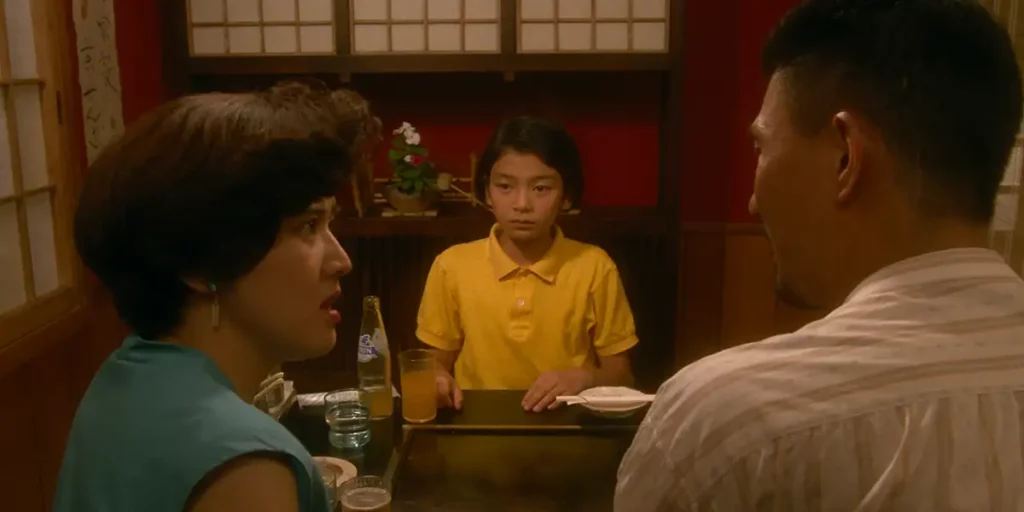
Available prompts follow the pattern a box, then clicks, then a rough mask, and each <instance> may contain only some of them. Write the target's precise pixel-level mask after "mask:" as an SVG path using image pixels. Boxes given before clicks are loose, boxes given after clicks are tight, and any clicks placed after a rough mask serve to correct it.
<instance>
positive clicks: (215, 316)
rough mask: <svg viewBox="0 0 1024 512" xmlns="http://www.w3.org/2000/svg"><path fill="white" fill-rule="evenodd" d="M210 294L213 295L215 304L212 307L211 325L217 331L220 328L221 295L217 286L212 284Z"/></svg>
mask: <svg viewBox="0 0 1024 512" xmlns="http://www.w3.org/2000/svg"><path fill="white" fill-rule="evenodd" d="M210 292H211V293H213V304H212V305H211V306H210V317H211V318H210V324H212V325H213V328H214V329H216V328H218V327H220V295H219V294H218V293H217V285H215V284H213V283H210Z"/></svg>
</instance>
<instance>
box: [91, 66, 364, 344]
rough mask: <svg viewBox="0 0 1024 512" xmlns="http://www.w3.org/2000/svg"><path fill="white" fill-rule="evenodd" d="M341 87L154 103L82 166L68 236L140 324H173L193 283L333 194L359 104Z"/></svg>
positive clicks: (242, 258) (229, 268)
mask: <svg viewBox="0 0 1024 512" xmlns="http://www.w3.org/2000/svg"><path fill="white" fill-rule="evenodd" d="M345 94H347V93H341V92H338V91H331V90H330V89H327V88H326V86H324V85H323V84H318V83H314V82H310V83H309V84H302V83H297V82H294V83H283V84H280V85H278V86H275V87H273V88H271V89H270V90H268V91H263V92H258V93H251V94H202V95H196V96H187V97H183V98H179V99H176V100H174V101H171V102H169V103H167V104H165V105H162V106H160V107H158V108H156V109H155V110H154V111H152V112H150V113H149V114H148V115H146V116H145V117H144V118H142V119H141V120H139V121H138V122H136V123H135V124H134V125H132V126H131V127H129V128H128V130H127V131H126V133H125V134H124V136H122V137H121V138H120V140H117V141H115V142H114V143H112V144H111V145H109V146H108V147H107V148H106V149H104V150H103V152H102V153H101V154H100V156H99V157H98V158H97V159H96V161H95V162H94V163H93V164H92V166H91V168H90V170H89V174H88V175H87V176H86V179H85V183H84V186H83V190H82V194H81V198H80V201H79V204H78V210H77V212H76V215H75V229H74V235H75V245H76V247H77V249H78V253H79V255H81V257H82V260H83V261H84V262H85V265H86V266H87V267H88V268H89V269H90V270H92V271H93V272H94V273H95V274H96V275H97V276H98V277H99V278H100V280H101V281H103V283H104V284H105V285H106V287H107V288H108V289H109V290H110V292H111V295H113V299H114V304H115V306H116V307H117V310H118V313H119V314H120V315H121V318H122V319H123V320H124V321H125V322H126V323H127V324H128V325H129V326H131V327H132V329H133V330H135V332H137V333H138V334H139V335H140V336H143V337H146V338H149V339H155V338H159V337H162V336H165V335H167V334H169V333H170V332H172V331H173V329H174V328H175V327H177V326H178V324H179V322H180V321H181V317H182V311H183V308H184V306H185V304H186V302H187V301H188V300H189V298H190V296H192V295H193V294H194V292H193V291H192V290H191V289H190V288H189V287H188V286H187V285H186V284H185V283H184V282H183V279H184V278H186V277H188V278H197V279H203V280H206V281H209V282H212V283H216V284H230V283H231V282H233V281H234V280H236V279H238V278H239V277H241V276H243V275H245V274H246V273H248V272H249V271H251V270H252V269H253V268H254V267H255V266H256V265H257V264H258V263H259V262H260V261H261V260H262V259H263V257H264V256H266V254H267V252H269V251H270V249H271V247H272V246H273V245H274V242H275V240H276V239H277V236H278V232H279V230H280V227H281V223H282V221H283V220H284V219H286V218H287V217H289V216H293V215H296V214H299V213H301V212H303V211H305V209H306V208H308V207H309V205H310V204H311V203H312V202H314V201H316V200H318V199H321V198H324V197H329V196H333V195H334V194H335V193H336V192H337V190H338V188H339V186H340V184H341V182H342V180H343V179H344V178H345V177H346V176H347V175H348V172H349V168H350V165H351V163H350V156H349V155H350V153H351V152H352V145H353V143H354V142H355V141H356V140H357V139H358V135H359V134H360V133H363V132H364V131H365V127H364V126H363V123H364V121H365V118H366V116H364V115H359V114H360V113H359V112H357V111H355V110H353V109H352V107H351V105H350V103H351V102H350V101H347V99H348V98H347V96H345Z"/></svg>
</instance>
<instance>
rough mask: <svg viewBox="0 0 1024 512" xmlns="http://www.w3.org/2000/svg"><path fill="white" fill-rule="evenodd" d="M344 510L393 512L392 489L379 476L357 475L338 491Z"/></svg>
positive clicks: (347, 511)
mask: <svg viewBox="0 0 1024 512" xmlns="http://www.w3.org/2000/svg"><path fill="white" fill-rule="evenodd" d="M338 496H339V498H338V500H339V501H340V502H341V510H342V512H391V491H390V490H389V489H388V486H387V485H386V483H385V482H384V479H382V478H380V477H379V476H357V477H355V478H353V479H351V480H348V481H346V482H345V483H343V484H341V489H340V490H339V491H338Z"/></svg>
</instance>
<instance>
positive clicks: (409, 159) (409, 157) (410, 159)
mask: <svg viewBox="0 0 1024 512" xmlns="http://www.w3.org/2000/svg"><path fill="white" fill-rule="evenodd" d="M402 160H405V161H406V162H409V163H410V164H411V163H412V155H405V158H403V159H402Z"/></svg>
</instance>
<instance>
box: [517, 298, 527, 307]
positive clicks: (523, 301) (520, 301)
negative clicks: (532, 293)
mask: <svg viewBox="0 0 1024 512" xmlns="http://www.w3.org/2000/svg"><path fill="white" fill-rule="evenodd" d="M516 305H517V306H519V307H523V306H525V305H526V301H525V300H523V299H519V300H517V301H516Z"/></svg>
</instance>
